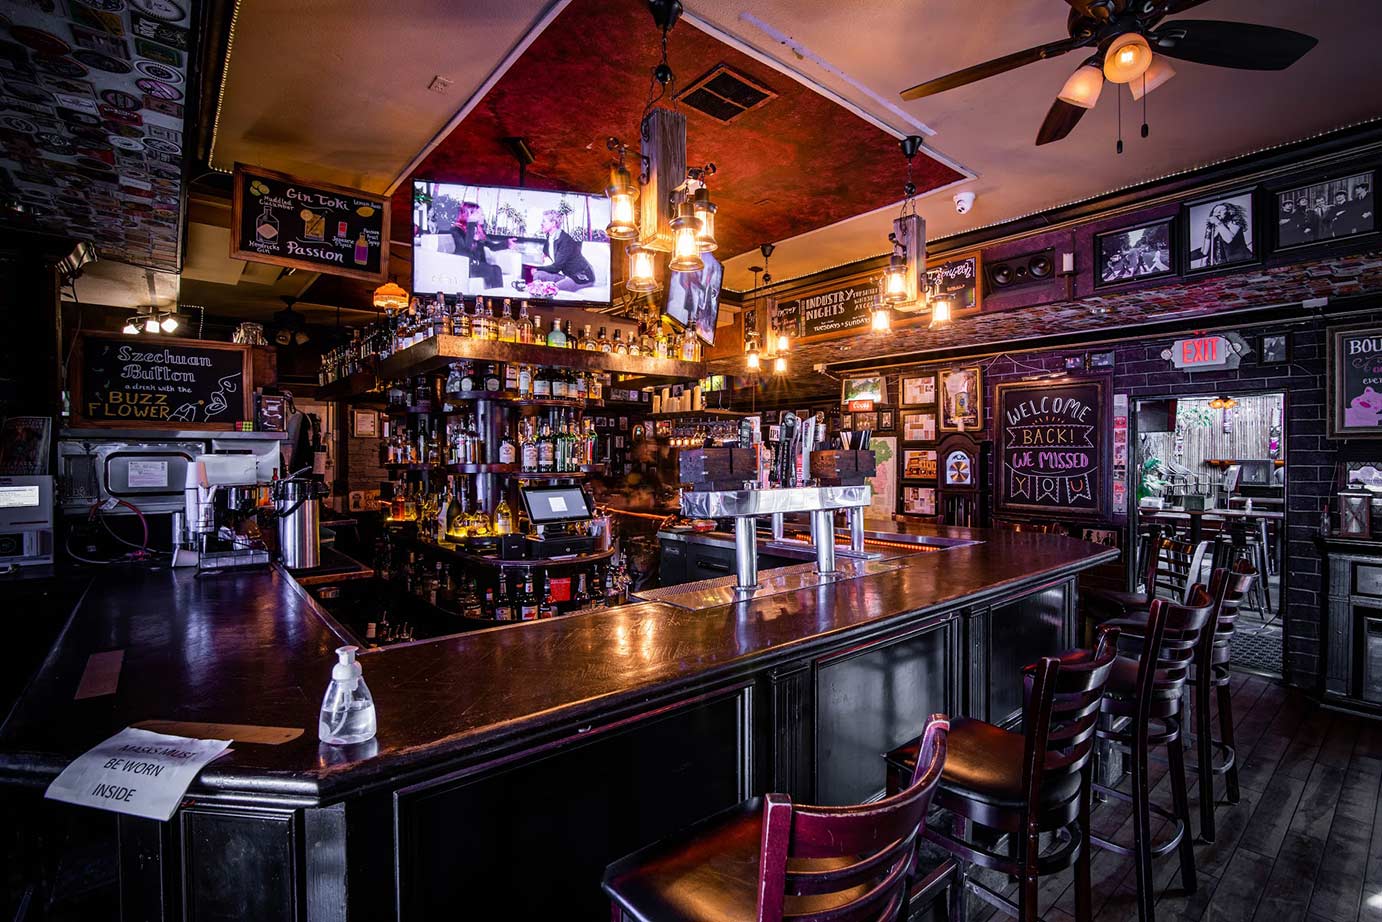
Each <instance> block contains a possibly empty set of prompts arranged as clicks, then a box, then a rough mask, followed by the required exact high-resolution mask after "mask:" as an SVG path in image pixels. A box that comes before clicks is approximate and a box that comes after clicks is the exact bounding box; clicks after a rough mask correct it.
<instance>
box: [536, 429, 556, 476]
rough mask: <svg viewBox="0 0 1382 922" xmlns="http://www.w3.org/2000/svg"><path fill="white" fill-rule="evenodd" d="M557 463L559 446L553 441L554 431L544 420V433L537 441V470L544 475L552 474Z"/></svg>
mask: <svg viewBox="0 0 1382 922" xmlns="http://www.w3.org/2000/svg"><path fill="white" fill-rule="evenodd" d="M556 462H557V444H556V442H555V441H554V440H553V439H552V429H551V427H550V426H548V425H547V422H546V421H545V420H544V421H543V423H542V433H541V435H539V436H538V439H537V469H538V470H539V471H542V472H544V473H551V472H552V471H553V470H554V469H555V467H556Z"/></svg>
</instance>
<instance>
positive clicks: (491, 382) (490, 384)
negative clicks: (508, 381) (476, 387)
mask: <svg viewBox="0 0 1382 922" xmlns="http://www.w3.org/2000/svg"><path fill="white" fill-rule="evenodd" d="M502 383H503V382H502V380H501V379H500V377H499V365H498V363H495V362H491V363H490V366H489V371H488V372H486V374H485V390H486V391H488V392H490V393H491V394H497V393H499V385H500V384H502Z"/></svg>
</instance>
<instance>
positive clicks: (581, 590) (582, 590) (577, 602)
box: [571, 573, 590, 611]
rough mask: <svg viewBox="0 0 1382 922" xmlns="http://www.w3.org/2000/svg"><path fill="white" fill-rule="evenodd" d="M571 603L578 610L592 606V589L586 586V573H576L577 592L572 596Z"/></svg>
mask: <svg viewBox="0 0 1382 922" xmlns="http://www.w3.org/2000/svg"><path fill="white" fill-rule="evenodd" d="M571 604H572V606H573V607H574V610H576V611H580V610H581V609H582V608H589V607H590V590H589V589H587V588H586V584H585V574H584V573H578V574H576V593H575V595H573V596H572V597H571Z"/></svg>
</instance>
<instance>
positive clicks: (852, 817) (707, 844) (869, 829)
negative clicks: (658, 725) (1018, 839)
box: [604, 714, 948, 922]
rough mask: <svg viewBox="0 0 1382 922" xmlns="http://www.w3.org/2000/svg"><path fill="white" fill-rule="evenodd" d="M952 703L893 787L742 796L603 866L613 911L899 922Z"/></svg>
mask: <svg viewBox="0 0 1382 922" xmlns="http://www.w3.org/2000/svg"><path fill="white" fill-rule="evenodd" d="M947 729H948V724H947V722H946V719H945V717H944V715H941V714H934V715H932V716H931V719H930V720H929V721H927V725H926V732H925V734H924V735H923V736H922V739H921V743H920V750H919V751H920V753H921V757H920V758H919V759H918V760H917V761H916V764H915V767H914V769H913V771H912V772H911V774H910V775H909V776H908V783H907V784H905V785H904V786H903V788H902V789H901V790H900V791H898V792H897V793H896V794H893V795H891V796H889V797H887V798H885V799H883V800H880V801H878V802H876V803H870V804H862V805H859V806H845V807H811V806H806V805H804V804H794V803H792V801H791V800H790V799H788V798H787V797H784V796H783V795H781V794H767V795H765V796H763V797H755V798H752V799H750V800H746V801H744V802H743V803H742V804H739V805H738V806H737V807H731V808H730V809H728V810H725V811H723V812H721V813H718V814H716V815H715V816H712V817H710V818H709V819H706V820H702V821H701V822H700V823H697V824H696V825H694V826H692V827H691V828H690V829H688V830H685V831H683V832H681V833H678V834H676V835H674V836H672V837H670V838H668V839H664V840H663V841H661V842H658V843H655V844H653V845H650V846H648V847H647V848H644V849H641V850H639V851H637V852H634V853H633V854H632V855H628V856H626V857H624V858H621V859H619V860H618V861H616V862H614V863H613V864H611V865H610V866H609V867H608V868H606V869H605V880H604V890H605V893H607V894H608V895H609V897H610V900H611V918H612V919H614V920H615V922H619V920H622V919H624V918H625V917H632V918H634V919H637V920H639V922H730V920H733V922H746V920H751V919H752V920H757V922H780V920H782V919H784V918H790V919H792V920H793V922H798V920H800V922H827V920H828V922H894V920H896V919H897V918H898V917H899V915H900V914H901V913H903V911H904V910H905V908H906V902H907V886H908V881H909V879H910V878H911V876H912V874H913V873H914V871H915V864H916V845H917V834H918V832H919V831H920V830H921V829H922V827H923V826H924V824H925V821H926V812H927V810H928V809H929V808H930V806H931V798H932V795H933V794H934V793H935V790H936V785H937V782H939V780H940V777H941V769H942V766H944V764H945V758H946V735H947Z"/></svg>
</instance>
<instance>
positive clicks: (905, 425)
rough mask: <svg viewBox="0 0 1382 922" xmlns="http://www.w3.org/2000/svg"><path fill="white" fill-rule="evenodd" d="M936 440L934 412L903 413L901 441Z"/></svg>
mask: <svg viewBox="0 0 1382 922" xmlns="http://www.w3.org/2000/svg"><path fill="white" fill-rule="evenodd" d="M935 440H936V414H935V413H903V414H902V441H904V442H934V441H935Z"/></svg>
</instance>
